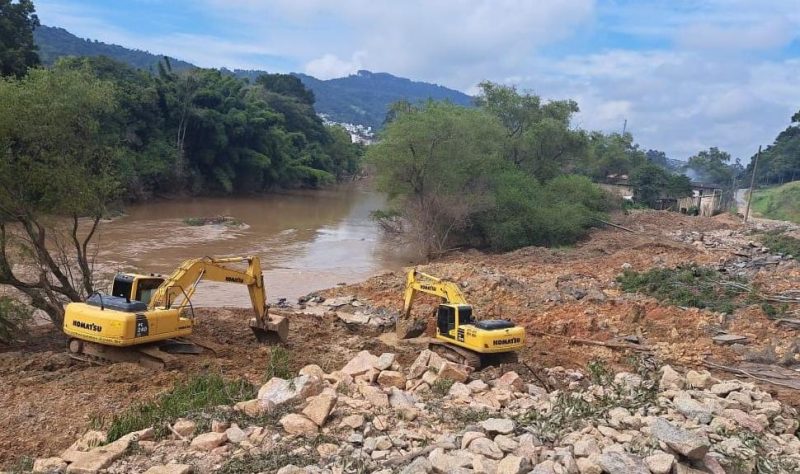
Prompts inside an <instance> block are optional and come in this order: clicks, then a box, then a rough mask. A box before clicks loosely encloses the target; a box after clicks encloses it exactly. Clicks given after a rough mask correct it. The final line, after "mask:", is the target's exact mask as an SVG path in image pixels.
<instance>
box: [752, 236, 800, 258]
mask: <svg viewBox="0 0 800 474" xmlns="http://www.w3.org/2000/svg"><path fill="white" fill-rule="evenodd" d="M761 243H763V244H764V245H765V246H766V247H768V248H769V249H770V251H772V252H777V253H782V254H785V255H791V256H793V257H800V239H796V238H794V237H790V236H788V235H785V234H784V233H783V232H782V231H773V232H767V233H766V234H763V235H762V236H761Z"/></svg>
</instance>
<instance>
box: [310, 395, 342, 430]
mask: <svg viewBox="0 0 800 474" xmlns="http://www.w3.org/2000/svg"><path fill="white" fill-rule="evenodd" d="M337 398H338V397H337V396H336V393H327V392H325V393H321V394H319V395H317V396H314V397H311V398H309V399H308V405H306V407H305V408H303V415H305V416H306V418H308V419H309V420H311V421H313V422H314V423H315V424H316V425H317V426H319V427H322V426H323V425H324V424H325V420H327V419H328V415H329V414H330V413H331V410H333V407H334V406H335V405H336V400H337Z"/></svg>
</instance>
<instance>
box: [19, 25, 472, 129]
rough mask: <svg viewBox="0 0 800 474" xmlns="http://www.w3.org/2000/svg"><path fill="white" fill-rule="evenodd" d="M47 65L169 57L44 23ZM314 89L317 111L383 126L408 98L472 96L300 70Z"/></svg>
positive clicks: (387, 77) (182, 65)
mask: <svg viewBox="0 0 800 474" xmlns="http://www.w3.org/2000/svg"><path fill="white" fill-rule="evenodd" d="M34 40H35V42H36V45H37V46H38V47H39V55H40V56H41V60H42V63H44V64H46V65H51V64H53V63H55V61H56V60H57V59H58V58H60V57H62V56H108V57H109V58H112V59H115V60H117V61H120V62H123V63H125V64H127V65H129V66H132V67H134V68H137V69H144V70H147V71H156V69H157V65H158V62H159V61H160V60H161V58H162V57H163V56H160V55H157V54H152V53H149V52H147V51H140V50H136V49H129V48H124V47H122V46H118V45H114V44H106V43H103V42H101V41H97V40H88V39H82V38H78V37H77V36H75V35H73V34H72V33H70V32H69V31H67V30H65V29H63V28H54V27H50V26H44V25H43V26H39V27H38V28H36V30H35V31H34ZM169 60H170V64H172V69H173V71H176V72H177V71H184V70H188V69H193V68H196V66H195V65H193V64H191V63H188V62H186V61H181V60H178V59H175V58H169ZM222 72H223V73H225V74H230V75H234V76H236V77H239V78H246V79H248V80H249V81H250V82H251V83H252V82H254V81H255V80H256V78H258V77H259V76H261V75H262V74H266V73H267V72H266V71H259V70H242V69H237V70H234V71H228V70H226V69H222ZM295 76H297V77H298V78H300V80H301V81H303V84H304V85H305V86H306V87H307V88H309V89H311V91H313V92H314V95H315V97H316V104H315V109H316V111H317V112H319V113H321V114H325V115H326V116H328V118H330V119H331V120H332V121H334V122H342V123H353V124H357V125H364V126H369V127H372V128H373V129H379V128H380V127H381V126H382V124H383V121H384V119H385V118H386V113H387V111H388V110H389V107H390V106H391V104H392V103H394V102H397V101H399V100H407V101H409V102H412V103H415V102H419V101H425V100H428V99H434V100H449V101H451V102H453V103H456V104H459V105H469V104H470V102H471V98H470V97H469V96H468V95H466V94H463V93H461V92H459V91H456V90H453V89H448V88H447V87H443V86H439V85H436V84H429V83H426V82H418V81H411V80H409V79H405V78H402V77H396V76H393V75H391V74H386V73H373V72H369V71H359V72H358V73H357V74H354V75H351V76H348V77H342V78H338V79H330V80H327V81H323V80H320V79H316V78H314V77H311V76H308V75H305V74H295Z"/></svg>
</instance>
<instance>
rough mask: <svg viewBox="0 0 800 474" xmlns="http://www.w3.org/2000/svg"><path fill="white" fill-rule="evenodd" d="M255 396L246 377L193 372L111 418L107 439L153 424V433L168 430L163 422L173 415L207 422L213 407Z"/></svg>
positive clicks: (164, 434) (168, 421)
mask: <svg viewBox="0 0 800 474" xmlns="http://www.w3.org/2000/svg"><path fill="white" fill-rule="evenodd" d="M255 396H256V387H254V386H253V385H252V384H250V383H249V382H247V381H246V380H241V379H240V380H233V381H227V380H225V379H223V378H222V376H221V375H219V374H203V375H195V376H193V377H191V378H189V379H188V380H186V381H183V382H176V383H175V386H174V387H173V388H172V389H171V390H170V391H168V392H166V393H163V394H161V395H160V396H158V397H157V398H156V399H154V400H152V401H147V402H141V403H138V404H136V405H133V406H132V407H130V408H128V409H127V410H125V411H124V412H122V413H120V414H119V415H117V416H115V417H113V418H112V419H111V422H110V426H109V429H108V440H109V442H110V441H114V440H116V439H119V438H120V437H122V436H123V435H125V434H127V433H130V432H132V431H138V430H142V429H145V428H149V427H151V426H152V427H153V428H154V429H155V432H156V436H157V437H159V438H162V437H164V436H166V435H167V434H168V433H169V430H168V428H167V425H168V424H170V423H172V422H173V421H175V420H176V419H177V418H187V417H188V418H192V419H197V420H196V421H200V422H201V425H202V424H205V423H204V422H207V423H210V420H211V418H212V417H214V416H213V415H215V413H214V412H215V407H217V406H219V405H233V404H234V403H236V402H239V401H244V400H250V399H253V398H255Z"/></svg>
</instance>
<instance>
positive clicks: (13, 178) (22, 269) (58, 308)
mask: <svg viewBox="0 0 800 474" xmlns="http://www.w3.org/2000/svg"><path fill="white" fill-rule="evenodd" d="M114 108H115V101H114V90H113V87H112V86H111V85H110V84H109V83H107V82H104V81H101V80H99V79H97V78H95V77H94V76H93V75H92V74H91V73H89V72H87V71H75V70H65V69H61V68H56V69H53V70H45V69H32V70H31V71H30V72H29V73H28V75H26V76H25V77H23V78H21V79H10V78H8V79H2V80H0V111H2V113H0V150H2V153H1V154H0V284H4V285H10V286H12V287H14V288H16V289H17V290H19V291H20V292H22V293H23V294H24V295H26V296H27V297H28V299H29V300H30V304H31V305H32V306H34V307H36V308H38V309H41V310H43V311H45V312H46V313H47V314H48V315H49V316H50V318H51V319H52V320H53V322H54V323H56V324H60V322H61V320H62V318H63V306H62V305H63V303H64V302H68V301H80V300H82V299H83V298H84V297H86V296H87V295H88V294H90V293H92V292H93V291H94V281H93V279H92V273H93V265H92V263H93V255H94V254H93V252H92V248H91V246H90V244H91V241H92V237H93V236H94V235H95V233H96V230H97V227H98V226H99V224H100V219H101V217H102V216H103V214H104V213H105V209H106V205H107V204H108V203H109V202H110V201H111V200H112V199H114V198H115V197H116V195H117V193H118V190H119V185H118V182H117V180H116V177H115V172H114V169H115V165H114V158H115V150H116V146H117V145H118V143H119V137H108V136H105V135H104V134H103V132H102V128H101V126H100V124H101V123H102V122H103V121H104V119H106V118H107V117H108V115H109V114H112V113H113V112H114Z"/></svg>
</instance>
